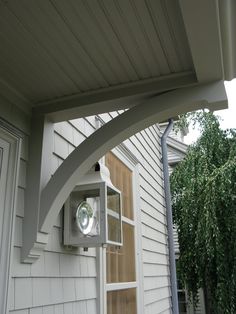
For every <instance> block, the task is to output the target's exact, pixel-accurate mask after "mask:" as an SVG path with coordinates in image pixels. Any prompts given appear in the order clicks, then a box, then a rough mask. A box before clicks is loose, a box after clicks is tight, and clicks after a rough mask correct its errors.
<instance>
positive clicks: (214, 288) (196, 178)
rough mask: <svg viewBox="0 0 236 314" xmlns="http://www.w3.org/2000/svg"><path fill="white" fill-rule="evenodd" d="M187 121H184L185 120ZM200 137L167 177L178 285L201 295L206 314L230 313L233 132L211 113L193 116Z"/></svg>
mask: <svg viewBox="0 0 236 314" xmlns="http://www.w3.org/2000/svg"><path fill="white" fill-rule="evenodd" d="M188 118H189V117H187V119H188ZM185 119H186V117H185ZM193 119H194V121H195V122H196V121H197V122H198V123H199V124H200V128H201V131H202V134H201V136H200V138H199V139H198V141H197V142H196V143H195V144H194V145H192V146H190V147H189V149H188V152H187V155H186V158H185V159H184V160H183V161H182V162H181V163H179V164H178V165H177V167H176V168H175V170H174V171H173V173H172V175H171V191H172V199H173V205H172V206H173V217H174V222H175V224H176V226H177V231H178V236H179V245H180V258H179V271H180V276H181V278H180V279H181V280H182V282H183V283H184V284H185V285H186V286H187V288H188V291H189V292H190V293H191V295H192V296H193V298H194V302H196V300H197V290H198V289H199V288H200V287H201V288H204V289H205V291H206V292H207V296H208V301H210V302H209V303H210V304H211V307H212V308H211V311H212V312H211V313H220V314H221V313H226V314H233V313H236V132H235V130H232V129H231V130H227V131H224V130H221V129H220V126H219V121H218V119H217V117H215V116H214V115H213V114H212V113H207V112H200V113H199V112H198V113H197V115H196V114H195V115H194V116H193Z"/></svg>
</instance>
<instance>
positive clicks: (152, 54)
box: [0, 0, 193, 105]
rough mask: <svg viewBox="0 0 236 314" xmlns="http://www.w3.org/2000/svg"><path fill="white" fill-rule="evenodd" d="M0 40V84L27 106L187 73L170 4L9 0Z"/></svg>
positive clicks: (186, 53)
mask: <svg viewBox="0 0 236 314" xmlns="http://www.w3.org/2000/svg"><path fill="white" fill-rule="evenodd" d="M0 40H1V51H0V67H1V79H2V80H3V81H5V82H6V83H7V84H9V85H11V86H12V88H14V89H15V90H17V91H18V92H19V93H21V94H22V95H23V96H24V97H25V98H27V99H28V100H29V101H30V102H32V103H33V104H34V105H37V104H38V103H41V102H43V101H47V100H52V99H57V98H60V97H62V96H63V97H65V96H70V95H75V94H80V93H84V92H89V91H94V90H99V89H103V88H109V87H114V86H119V85H121V84H127V83H132V82H138V81H141V80H146V79H152V78H159V77H162V76H163V77H165V75H166V76H168V77H169V76H170V75H171V74H176V73H181V72H185V71H192V70H193V64H192V61H191V56H190V50H189V47H188V42H187V37H186V34H185V28H184V25H183V21H182V17H181V13H180V8H179V6H178V2H177V1H168V0H165V1H163V0H147V1H143V0H119V1H117V0H97V1H96V0H91V1H82V0H78V1H75V0H67V1H64V0H50V1H49V0H45V1H36V0H21V1H18V0H10V1H7V2H5V3H2V4H1V10H0ZM183 47H184V49H183Z"/></svg>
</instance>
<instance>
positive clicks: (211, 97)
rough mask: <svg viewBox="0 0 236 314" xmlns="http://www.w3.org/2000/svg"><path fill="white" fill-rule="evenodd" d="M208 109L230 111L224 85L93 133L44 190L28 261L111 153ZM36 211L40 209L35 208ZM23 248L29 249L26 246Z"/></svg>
mask: <svg viewBox="0 0 236 314" xmlns="http://www.w3.org/2000/svg"><path fill="white" fill-rule="evenodd" d="M206 107H208V108H209V109H211V110H216V109H221V108H226V107H227V96H226V93H225V88H224V84H223V82H222V81H220V82H216V83H211V84H206V85H202V86H196V87H191V88H183V89H179V90H175V91H172V92H169V93H165V94H162V95H159V96H156V97H153V98H152V99H149V100H147V101H146V102H145V103H143V104H140V105H138V106H135V107H133V108H131V109H130V110H128V111H125V112H124V113H123V114H122V115H120V116H117V117H116V118H114V119H113V120H111V121H110V122H108V123H107V124H105V125H104V126H102V127H101V128H100V129H98V130H97V131H96V132H95V133H93V134H92V135H91V136H90V137H89V138H87V139H86V140H85V141H84V142H83V143H82V144H81V145H79V146H78V147H77V148H76V149H75V150H74V151H73V152H72V153H71V154H70V155H69V156H68V158H67V159H66V160H65V161H64V162H63V163H62V165H61V166H60V167H59V168H58V169H57V171H56V172H55V173H54V175H53V177H52V178H51V179H50V181H49V182H48V183H47V185H46V186H45V188H44V189H43V191H42V193H41V197H40V211H39V225H38V226H37V224H36V221H33V222H32V223H33V226H29V224H27V223H26V224H24V230H25V233H26V235H28V243H29V241H31V248H30V247H29V245H27V249H24V258H26V257H27V250H28V254H29V255H30V254H31V252H32V251H34V250H35V248H36V249H38V247H39V246H38V242H37V238H35V237H36V236H35V230H38V231H39V232H40V234H41V235H42V234H45V235H47V234H48V233H49V232H50V231H51V228H52V226H53V224H54V222H55V220H56V218H57V216H58V214H59V212H60V210H61V208H62V206H63V204H64V202H65V201H66V199H67V197H68V195H69V194H70V192H71V191H72V190H73V188H74V186H75V185H76V184H77V183H78V182H79V181H80V180H81V178H82V177H83V176H84V174H85V173H86V172H87V171H88V170H89V169H90V168H91V167H92V166H93V164H94V163H95V162H96V161H97V160H99V159H100V158H101V157H102V156H103V155H105V154H106V152H107V151H109V150H111V149H112V148H113V147H115V146H117V145H118V144H120V143H121V142H122V141H124V140H125V139H127V138H129V137H130V136H132V135H134V134H135V133H137V132H139V131H141V130H143V129H144V128H146V127H148V126H150V125H153V124H154V123H157V122H160V121H164V120H167V119H168V118H169V117H171V116H176V115H179V114H181V113H184V112H188V111H192V110H197V109H200V108H206ZM32 210H38V208H37V207H34V208H32ZM32 231H33V232H32ZM38 234H39V233H38ZM23 245H24V246H25V243H24V244H23ZM40 248H41V247H40Z"/></svg>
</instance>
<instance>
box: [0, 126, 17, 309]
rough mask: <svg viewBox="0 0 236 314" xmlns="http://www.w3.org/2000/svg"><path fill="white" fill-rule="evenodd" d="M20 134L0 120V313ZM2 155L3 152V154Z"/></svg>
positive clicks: (10, 242)
mask: <svg viewBox="0 0 236 314" xmlns="http://www.w3.org/2000/svg"><path fill="white" fill-rule="evenodd" d="M21 137H22V135H21V132H20V131H18V130H15V128H14V127H12V126H11V125H10V124H8V123H7V122H5V121H3V120H0V138H1V139H2V140H3V141H5V142H6V147H7V149H8V164H7V178H6V189H5V202H4V204H5V210H4V212H3V217H4V218H3V220H4V224H3V228H2V235H3V237H2V240H1V254H0V277H1V280H0V312H1V313H3V314H6V313H8V311H9V302H8V301H9V300H8V299H9V297H8V295H9V282H10V273H11V270H10V268H11V260H12V246H13V233H14V221H15V209H16V198H17V182H18V174H19V162H20V147H21ZM3 154H4V152H3Z"/></svg>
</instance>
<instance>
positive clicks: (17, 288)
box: [9, 119, 97, 314]
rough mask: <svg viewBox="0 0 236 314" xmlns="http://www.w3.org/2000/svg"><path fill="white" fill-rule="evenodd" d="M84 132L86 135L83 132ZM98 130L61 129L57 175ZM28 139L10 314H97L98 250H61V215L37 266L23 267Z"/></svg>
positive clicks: (58, 129) (86, 127)
mask: <svg viewBox="0 0 236 314" xmlns="http://www.w3.org/2000/svg"><path fill="white" fill-rule="evenodd" d="M80 126H81V130H80ZM93 131H94V127H92V126H91V124H90V122H89V121H87V120H85V119H80V121H79V123H75V121H73V123H70V122H62V123H60V124H55V135H54V154H53V156H52V174H53V173H54V172H55V170H56V169H57V168H58V166H59V165H60V164H61V163H62V162H63V160H64V159H65V158H66V157H67V156H68V154H69V153H70V152H71V151H72V150H73V149H74V148H75V147H76V146H77V145H79V144H80V143H81V142H82V141H83V140H84V139H85V138H86V137H87V136H89V135H90V134H91V133H92V132H93ZM27 159H28V139H27V137H26V138H25V139H24V140H23V143H22V152H21V160H20V170H19V181H18V195H17V206H16V219H15V230H14V247H13V258H12V268H11V280H10V289H9V290H10V291H9V305H10V313H14V314H24V313H27V314H37V313H40V314H44V313H45V314H46V313H47V314H50V313H53V314H55V313H57V314H60V313H61V314H71V313H84V314H88V313H89V314H90V313H91V314H95V313H97V306H96V299H97V291H96V286H97V273H96V250H95V249H94V248H91V249H89V251H88V252H84V251H83V249H82V248H78V249H73V250H69V251H68V250H66V249H65V247H64V246H62V245H61V218H60V215H59V217H58V219H57V220H56V221H55V225H54V227H53V228H52V231H51V233H50V235H49V241H48V245H47V247H46V250H45V251H44V252H43V254H42V256H41V257H40V258H39V260H37V261H36V262H35V263H34V264H32V265H30V264H23V263H21V262H20V251H21V246H22V223H23V217H24V204H25V189H26V171H27Z"/></svg>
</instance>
